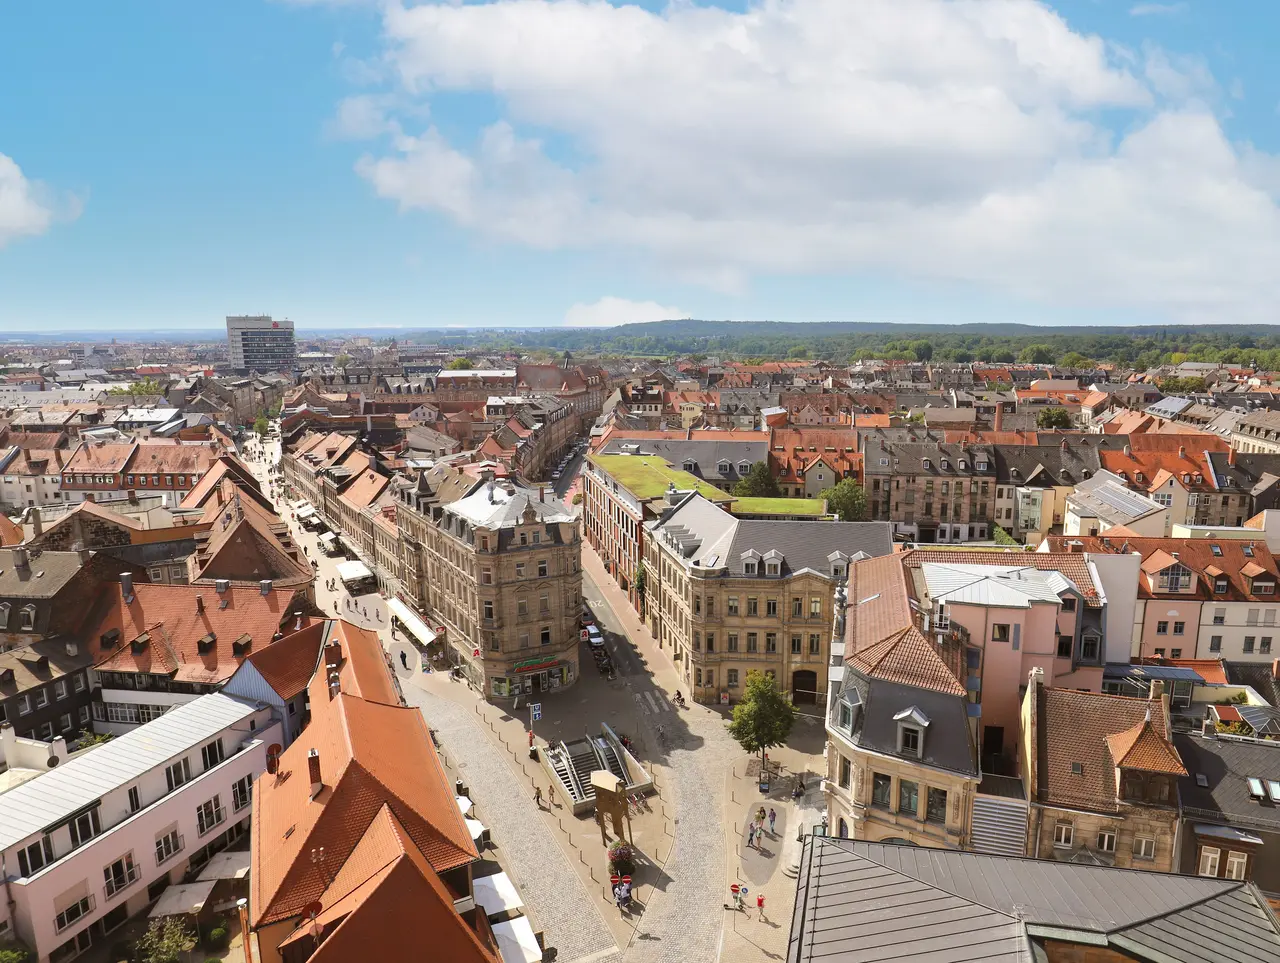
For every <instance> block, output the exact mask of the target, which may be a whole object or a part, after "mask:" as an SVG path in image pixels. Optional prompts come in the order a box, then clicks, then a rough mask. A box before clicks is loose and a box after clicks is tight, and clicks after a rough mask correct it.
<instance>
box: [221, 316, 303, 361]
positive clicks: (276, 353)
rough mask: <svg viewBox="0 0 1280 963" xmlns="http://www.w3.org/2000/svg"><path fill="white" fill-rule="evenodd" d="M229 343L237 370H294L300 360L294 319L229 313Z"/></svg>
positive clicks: (232, 359)
mask: <svg viewBox="0 0 1280 963" xmlns="http://www.w3.org/2000/svg"><path fill="white" fill-rule="evenodd" d="M227 347H228V349H229V351H230V357H231V367H233V368H235V369H236V370H237V371H260V372H267V371H292V370H293V369H294V368H295V367H296V366H297V362H298V347H297V344H296V342H295V341H294V334H293V322H292V321H290V320H289V319H288V318H285V320H283V321H274V320H272V318H271V316H270V315H228V316H227Z"/></svg>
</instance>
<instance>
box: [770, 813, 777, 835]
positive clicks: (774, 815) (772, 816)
mask: <svg viewBox="0 0 1280 963" xmlns="http://www.w3.org/2000/svg"><path fill="white" fill-rule="evenodd" d="M777 819H778V814H777V812H775V811H774V809H773V807H772V806H770V807H769V835H770V836H776V835H778V834H777V832H776V831H775V829H774V828H773V824H774V823H775V822H776V821H777Z"/></svg>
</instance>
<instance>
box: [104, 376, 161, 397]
mask: <svg viewBox="0 0 1280 963" xmlns="http://www.w3.org/2000/svg"><path fill="white" fill-rule="evenodd" d="M107 394H109V395H116V396H121V395H162V394H164V385H162V384H161V383H160V382H159V381H157V380H156V379H155V378H151V377H146V378H143V379H142V380H141V381H135V382H133V383H132V384H129V385H119V386H117V387H115V388H108V389H107Z"/></svg>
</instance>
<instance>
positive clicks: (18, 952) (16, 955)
mask: <svg viewBox="0 0 1280 963" xmlns="http://www.w3.org/2000/svg"><path fill="white" fill-rule="evenodd" d="M30 959H31V951H30V950H28V949H27V948H26V947H25V946H22V945H20V944H18V943H0V963H27V961H28V960H30Z"/></svg>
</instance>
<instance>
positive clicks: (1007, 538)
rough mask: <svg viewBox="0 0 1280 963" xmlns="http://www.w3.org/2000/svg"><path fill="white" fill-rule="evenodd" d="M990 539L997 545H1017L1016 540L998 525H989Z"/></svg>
mask: <svg viewBox="0 0 1280 963" xmlns="http://www.w3.org/2000/svg"><path fill="white" fill-rule="evenodd" d="M991 540H992V541H993V542H995V543H996V544H997V545H1017V544H1018V540H1017V539H1016V538H1014V537H1013V536H1012V535H1010V534H1009V533H1008V532H1006V531H1005V530H1004V529H1003V528H1001V527H1000V526H999V525H992V526H991Z"/></svg>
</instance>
